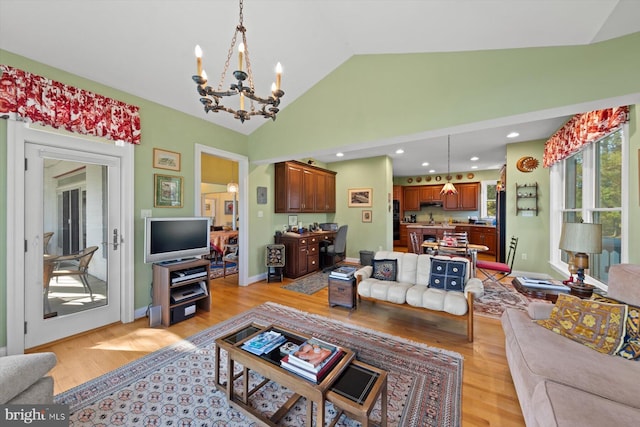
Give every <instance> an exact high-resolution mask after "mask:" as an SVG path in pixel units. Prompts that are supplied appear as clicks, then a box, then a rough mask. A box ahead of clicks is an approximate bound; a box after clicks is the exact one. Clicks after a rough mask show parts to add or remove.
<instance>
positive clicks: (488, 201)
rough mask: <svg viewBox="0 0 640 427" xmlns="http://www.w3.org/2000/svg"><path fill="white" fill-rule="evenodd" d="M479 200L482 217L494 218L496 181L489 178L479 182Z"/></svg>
mask: <svg viewBox="0 0 640 427" xmlns="http://www.w3.org/2000/svg"><path fill="white" fill-rule="evenodd" d="M481 186H482V187H481V190H480V200H481V202H482V204H481V206H480V216H481V217H482V218H495V217H496V208H497V194H498V190H497V188H498V181H497V180H489V181H482V182H481Z"/></svg>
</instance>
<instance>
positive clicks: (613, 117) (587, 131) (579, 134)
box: [542, 106, 629, 168]
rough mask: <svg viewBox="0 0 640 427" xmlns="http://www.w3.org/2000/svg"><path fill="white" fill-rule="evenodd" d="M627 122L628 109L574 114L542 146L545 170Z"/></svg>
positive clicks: (618, 108) (608, 109)
mask: <svg viewBox="0 0 640 427" xmlns="http://www.w3.org/2000/svg"><path fill="white" fill-rule="evenodd" d="M628 120H629V107H628V106H623V107H616V108H607V109H605V110H596V111H589V112H588V113H581V114H576V115H575V116H573V117H572V118H571V120H569V121H568V122H567V123H566V124H565V125H564V126H562V127H561V128H560V129H559V130H558V131H557V132H556V133H554V134H553V135H552V136H551V138H549V140H548V141H547V143H546V144H545V146H544V158H543V161H542V164H543V166H544V167H545V168H548V167H551V166H552V165H553V164H554V163H556V162H559V161H560V160H564V159H566V158H567V157H569V156H571V155H573V154H575V153H577V152H578V151H580V149H581V148H582V147H583V146H584V145H586V144H589V143H591V142H594V141H597V140H598V139H600V138H602V137H603V136H605V135H607V134H609V133H611V132H613V131H614V130H616V129H618V128H619V127H620V126H622V125H623V124H624V123H626V122H627V121H628Z"/></svg>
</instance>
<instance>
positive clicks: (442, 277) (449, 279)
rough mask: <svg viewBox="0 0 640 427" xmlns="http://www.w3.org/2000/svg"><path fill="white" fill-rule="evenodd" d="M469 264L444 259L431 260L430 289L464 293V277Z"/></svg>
mask: <svg viewBox="0 0 640 427" xmlns="http://www.w3.org/2000/svg"><path fill="white" fill-rule="evenodd" d="M466 269H467V263H465V262H464V261H449V260H444V259H435V258H434V259H432V260H431V276H430V277H429V287H430V288H435V289H444V290H445V291H460V292H462V291H464V277H465V273H466Z"/></svg>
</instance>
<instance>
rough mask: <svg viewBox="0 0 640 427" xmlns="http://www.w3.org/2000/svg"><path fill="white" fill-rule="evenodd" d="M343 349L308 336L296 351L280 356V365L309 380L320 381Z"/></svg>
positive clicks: (342, 352)
mask: <svg viewBox="0 0 640 427" xmlns="http://www.w3.org/2000/svg"><path fill="white" fill-rule="evenodd" d="M343 355H344V351H343V350H342V349H341V348H340V347H338V346H335V345H332V344H329V343H327V342H324V341H321V340H319V339H317V338H310V339H308V340H307V341H305V342H304V343H302V344H301V345H300V347H298V349H297V350H296V351H294V352H293V353H290V354H288V355H286V356H285V357H283V358H282V360H281V361H280V366H282V367H283V368H285V369H287V370H289V371H291V372H293V373H295V374H298V375H300V376H301V377H303V378H306V379H308V380H310V381H314V382H317V383H319V382H321V381H322V379H323V378H324V377H325V376H326V375H327V374H328V373H329V372H330V371H331V369H332V368H333V367H334V366H335V365H336V364H337V363H338V362H339V361H340V359H341V358H342V356H343Z"/></svg>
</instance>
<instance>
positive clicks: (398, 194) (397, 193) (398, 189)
mask: <svg viewBox="0 0 640 427" xmlns="http://www.w3.org/2000/svg"><path fill="white" fill-rule="evenodd" d="M401 199H402V186H401V185H394V186H393V200H401Z"/></svg>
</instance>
